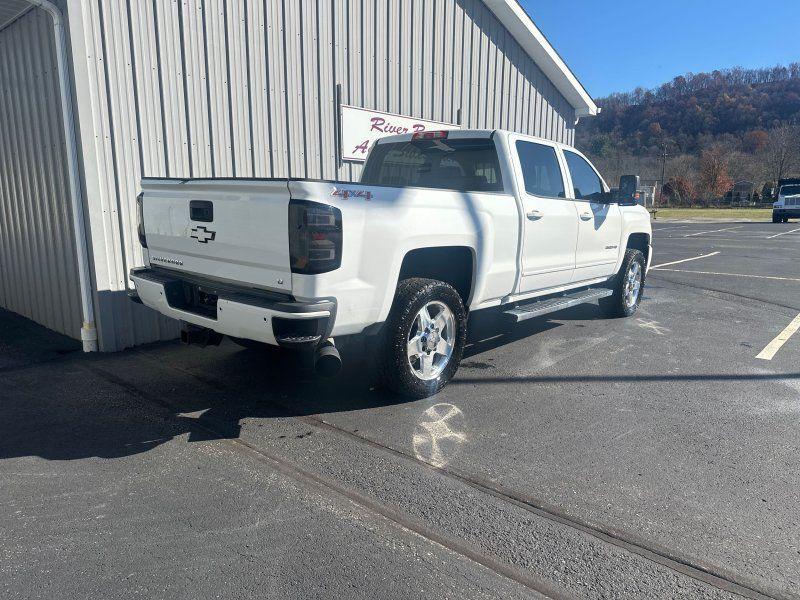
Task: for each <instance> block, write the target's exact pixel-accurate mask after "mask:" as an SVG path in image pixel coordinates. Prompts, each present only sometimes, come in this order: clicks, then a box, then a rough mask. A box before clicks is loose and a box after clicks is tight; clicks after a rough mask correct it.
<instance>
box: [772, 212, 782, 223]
mask: <svg viewBox="0 0 800 600" xmlns="http://www.w3.org/2000/svg"><path fill="white" fill-rule="evenodd" d="M772 222H773V223H782V222H783V219H782V218H781V217H779V216H778V215H776V214H775V213H772Z"/></svg>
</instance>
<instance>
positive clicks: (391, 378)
mask: <svg viewBox="0 0 800 600" xmlns="http://www.w3.org/2000/svg"><path fill="white" fill-rule="evenodd" d="M430 302H440V303H442V304H444V305H445V306H447V308H449V309H450V311H451V312H452V314H453V317H454V322H455V327H454V329H455V332H454V333H455V341H454V343H453V351H452V354H451V356H450V359H449V361H448V362H447V363H446V365H445V366H444V368H443V369H442V371H441V373H439V375H438V376H437V377H436V378H435V379H430V380H424V379H421V378H420V377H418V376H417V375H416V374H415V371H414V369H413V368H412V366H411V363H410V361H409V358H408V354H407V346H408V342H409V335H410V333H411V328H412V326H413V325H414V324H415V323H416V322H417V314H418V313H419V312H420V311H421V310H422V308H423V307H424V306H425V305H427V304H429V303H430ZM466 338H467V311H466V309H465V308H464V303H463V302H462V300H461V296H460V295H459V294H458V292H457V291H456V290H455V289H454V288H453V287H452V286H451V285H449V284H447V283H444V282H442V281H437V280H434V279H421V278H414V279H405V280H403V281H401V282H400V284H399V285H398V286H397V293H396V294H395V297H394V303H393V304H392V310H391V312H390V313H389V318H388V320H387V321H386V324H385V326H384V329H383V332H382V336H381V346H382V347H381V348H380V349H379V355H378V377H379V379H380V383H382V384H383V385H384V386H385V387H386V388H388V389H390V390H392V391H393V392H395V393H397V394H400V395H402V396H408V397H410V398H427V397H428V396H433V395H434V394H436V393H438V392H439V391H440V390H441V389H442V388H443V387H444V386H445V385H447V383H448V382H449V381H450V380H451V379H452V378H453V375H455V373H456V371H457V370H458V365H459V363H460V362H461V356H462V354H463V352H464V343H465V341H466Z"/></svg>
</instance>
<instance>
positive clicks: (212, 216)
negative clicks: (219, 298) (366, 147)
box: [142, 179, 292, 291]
mask: <svg viewBox="0 0 800 600" xmlns="http://www.w3.org/2000/svg"><path fill="white" fill-rule="evenodd" d="M142 190H143V193H144V198H143V217H144V229H145V233H146V236H147V246H148V251H149V255H150V264H151V265H152V266H154V267H162V268H166V269H170V270H174V271H178V272H185V273H187V274H194V275H200V276H204V277H210V278H214V279H217V280H220V281H231V282H236V283H237V284H238V285H242V284H244V285H249V286H252V287H254V288H263V289H269V290H276V291H290V290H291V285H292V274H291V268H290V264H289V232H288V220H289V190H288V186H287V182H286V181H285V180H269V181H260V180H259V181H254V180H250V181H244V180H238V181H234V180H199V179H198V180H188V181H181V180H145V181H144V182H143V183H142Z"/></svg>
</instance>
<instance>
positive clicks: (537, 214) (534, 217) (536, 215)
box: [525, 210, 544, 221]
mask: <svg viewBox="0 0 800 600" xmlns="http://www.w3.org/2000/svg"><path fill="white" fill-rule="evenodd" d="M525 216H526V217H528V220H529V221H538V220H539V219H541V218H542V217H543V216H544V215H543V214H542V211H540V210H532V211H530V212H529V213H528V214H526V215H525Z"/></svg>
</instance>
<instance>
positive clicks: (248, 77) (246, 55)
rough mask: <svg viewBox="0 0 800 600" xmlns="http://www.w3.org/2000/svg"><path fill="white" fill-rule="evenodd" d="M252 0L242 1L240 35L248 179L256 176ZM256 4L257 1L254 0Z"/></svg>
mask: <svg viewBox="0 0 800 600" xmlns="http://www.w3.org/2000/svg"><path fill="white" fill-rule="evenodd" d="M251 1H253V0H244V10H243V11H242V16H241V19H242V29H241V31H242V33H243V35H244V39H243V44H242V47H241V52H242V60H243V61H244V68H245V72H244V77H245V85H246V86H247V139H248V142H249V143H248V148H247V151H248V154H249V159H250V164H249V167H250V168H249V172H250V177H255V176H256V154H255V140H254V139H253V136H254V132H253V129H254V126H253V81H252V76H253V74H252V66H251V56H250V13H249V11H250V4H251ZM254 3H255V4H258V0H255V2H254Z"/></svg>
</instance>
